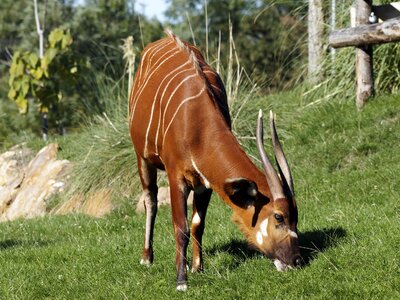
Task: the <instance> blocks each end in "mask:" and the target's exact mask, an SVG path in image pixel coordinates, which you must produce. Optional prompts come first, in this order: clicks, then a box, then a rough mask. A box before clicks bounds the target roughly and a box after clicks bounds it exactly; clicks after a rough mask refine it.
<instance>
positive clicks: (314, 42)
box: [308, 0, 324, 84]
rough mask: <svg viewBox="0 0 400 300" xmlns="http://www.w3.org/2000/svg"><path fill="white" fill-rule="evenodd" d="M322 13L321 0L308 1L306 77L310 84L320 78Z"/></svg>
mask: <svg viewBox="0 0 400 300" xmlns="http://www.w3.org/2000/svg"><path fill="white" fill-rule="evenodd" d="M323 34H324V14H323V10H322V1H321V0H309V1H308V78H309V81H310V83H311V84H316V83H318V81H319V80H320V79H321V75H322V74H321V73H322V72H321V66H322V55H323V49H324V48H323Z"/></svg>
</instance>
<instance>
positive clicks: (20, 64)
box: [14, 61, 25, 76]
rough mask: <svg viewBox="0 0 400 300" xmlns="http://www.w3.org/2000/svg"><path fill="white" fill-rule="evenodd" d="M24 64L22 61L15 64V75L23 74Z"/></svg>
mask: <svg viewBox="0 0 400 300" xmlns="http://www.w3.org/2000/svg"><path fill="white" fill-rule="evenodd" d="M24 70H25V64H24V63H23V62H22V61H19V62H18V63H17V65H16V66H15V74H14V75H15V76H22V75H24Z"/></svg>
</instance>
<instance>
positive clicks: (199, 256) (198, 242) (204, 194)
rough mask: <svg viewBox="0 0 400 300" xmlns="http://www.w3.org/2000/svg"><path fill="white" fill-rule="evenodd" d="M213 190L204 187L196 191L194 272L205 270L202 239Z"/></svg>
mask: <svg viewBox="0 0 400 300" xmlns="http://www.w3.org/2000/svg"><path fill="white" fill-rule="evenodd" d="M211 194H212V190H209V189H203V190H197V191H195V192H194V197H193V216H192V237H193V239H192V244H193V261H192V272H193V273H194V272H203V271H204V266H203V253H202V240H203V232H204V227H205V218H206V212H207V207H208V204H209V203H210V198H211Z"/></svg>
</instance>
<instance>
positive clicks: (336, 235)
mask: <svg viewBox="0 0 400 300" xmlns="http://www.w3.org/2000/svg"><path fill="white" fill-rule="evenodd" d="M346 235H347V233H346V230H344V229H343V228H341V227H336V228H324V229H320V230H313V231H306V232H303V233H300V252H301V256H302V258H303V264H302V265H303V267H305V266H307V265H309V264H310V263H311V261H312V260H313V259H315V258H316V257H317V256H318V253H320V252H324V251H326V250H327V249H329V248H332V247H335V246H336V245H337V244H338V243H339V242H340V240H341V239H343V238H344V237H346ZM220 252H225V253H229V254H230V255H232V256H233V257H234V258H235V259H234V262H230V266H229V267H230V268H236V267H238V266H239V265H240V264H242V263H243V262H244V261H246V260H247V259H253V258H255V257H261V256H262V254H261V253H260V252H258V251H257V250H255V249H253V248H251V246H249V245H248V244H247V243H246V241H244V240H232V241H230V242H229V243H225V244H222V245H217V246H215V247H213V248H211V249H210V250H208V251H206V255H209V256H215V255H216V254H218V253H220ZM229 267H228V268H229Z"/></svg>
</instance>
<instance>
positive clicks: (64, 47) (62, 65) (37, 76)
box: [8, 28, 78, 113]
mask: <svg viewBox="0 0 400 300" xmlns="http://www.w3.org/2000/svg"><path fill="white" fill-rule="evenodd" d="M48 40H49V44H48V48H47V49H46V52H45V54H44V56H43V57H42V58H39V57H38V56H37V55H36V54H35V53H33V52H30V51H24V52H21V51H16V52H15V53H14V55H13V59H12V63H11V67H10V79H9V87H10V89H9V92H8V97H9V98H10V99H11V100H13V101H14V102H15V103H16V104H17V106H18V108H19V111H20V113H26V112H27V111H28V106H29V98H30V97H33V99H35V101H36V102H37V103H38V105H39V110H40V112H42V113H45V112H48V111H49V109H50V108H51V107H52V106H53V105H60V104H61V101H62V99H63V92H62V87H63V85H65V84H68V83H70V82H71V81H73V80H74V76H75V74H76V73H77V71H78V68H77V64H76V62H74V61H73V59H72V56H71V55H68V54H69V51H70V45H71V44H72V36H71V34H70V32H69V30H67V29H63V28H56V29H54V30H53V31H52V32H51V33H50V34H49V38H48Z"/></svg>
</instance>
